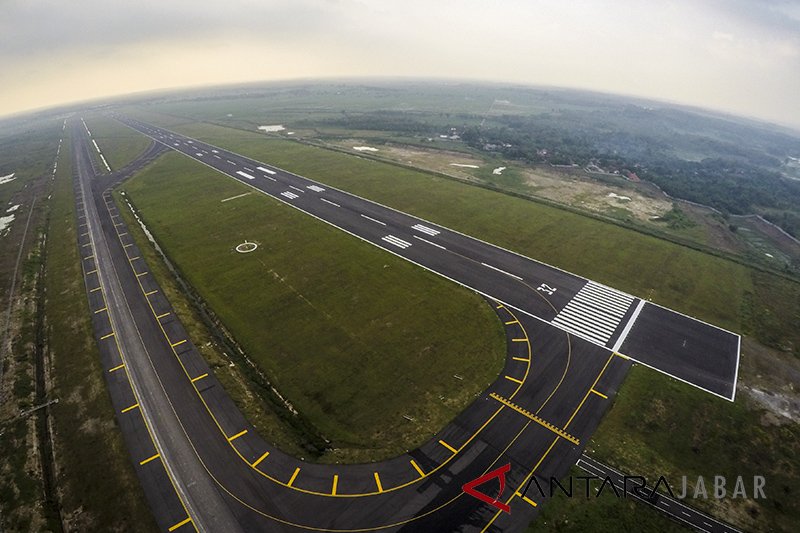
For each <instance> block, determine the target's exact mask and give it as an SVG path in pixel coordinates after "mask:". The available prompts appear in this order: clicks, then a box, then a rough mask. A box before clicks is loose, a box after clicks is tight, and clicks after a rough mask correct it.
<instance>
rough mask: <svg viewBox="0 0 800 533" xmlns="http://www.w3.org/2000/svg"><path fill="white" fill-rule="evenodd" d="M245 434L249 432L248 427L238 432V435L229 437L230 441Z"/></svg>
mask: <svg viewBox="0 0 800 533" xmlns="http://www.w3.org/2000/svg"><path fill="white" fill-rule="evenodd" d="M245 434H247V430H246V429H244V430H242V431H240V432H239V433H237V434H236V435H234V436H232V437H228V442H233V441H235V440H236V439H238V438H239V437H241V436H242V435H245Z"/></svg>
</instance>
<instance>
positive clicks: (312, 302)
mask: <svg viewBox="0 0 800 533" xmlns="http://www.w3.org/2000/svg"><path fill="white" fill-rule="evenodd" d="M124 190H125V192H126V194H127V196H128V197H129V198H130V199H131V200H132V202H133V204H134V206H135V207H136V208H137V210H139V212H140V214H141V215H142V216H143V219H144V220H145V222H146V224H147V225H148V228H149V229H150V230H151V231H153V233H154V234H155V235H156V238H157V239H158V241H159V244H160V245H161V246H162V248H163V249H164V251H165V253H166V254H167V256H168V258H169V259H170V260H171V261H172V262H173V263H174V264H175V265H176V266H177V268H178V269H179V270H180V273H181V275H182V276H183V277H184V278H185V279H186V280H187V281H188V282H189V284H190V285H191V286H192V287H194V288H195V289H196V290H197V292H198V293H199V294H200V295H201V296H202V298H203V299H204V300H205V302H207V303H208V305H209V306H210V308H211V309H213V310H214V312H215V313H216V314H217V316H218V317H220V319H221V320H222V322H223V323H224V325H225V327H226V328H227V329H229V330H230V331H231V332H232V334H233V336H234V338H235V339H236V341H237V342H239V343H240V344H241V346H242V347H243V348H244V350H245V351H246V353H247V354H248V356H249V357H250V358H252V359H254V360H255V361H256V362H257V363H258V365H259V367H260V368H262V369H263V370H264V371H265V372H266V373H267V375H268V376H269V378H270V380H271V381H272V383H273V384H274V385H275V387H276V388H277V389H278V390H279V391H280V392H281V394H283V395H284V396H285V397H286V398H288V400H289V401H290V402H291V403H292V404H293V405H294V406H295V407H296V408H297V410H298V411H299V412H300V413H301V414H302V416H303V417H305V418H306V419H307V421H309V423H310V424H311V425H312V426H313V428H315V430H316V431H317V432H318V436H320V437H324V438H326V439H328V440H330V441H331V444H330V446H331V447H332V448H333V449H332V450H330V451H325V455H324V456H323V457H320V460H346V461H364V460H375V459H377V458H382V457H391V456H394V455H396V454H398V453H400V452H402V451H404V450H406V449H409V448H411V447H413V446H416V445H418V444H420V443H421V442H423V441H424V440H425V439H427V438H429V437H430V435H431V434H432V433H433V432H435V431H438V430H439V429H440V428H441V427H443V426H444V425H445V424H446V423H447V422H448V421H449V420H451V419H452V418H453V417H454V416H455V415H456V414H458V413H459V412H460V411H461V410H462V409H463V408H464V407H465V406H466V405H467V403H468V402H470V401H471V400H472V399H473V398H474V397H475V395H476V394H477V393H478V392H480V391H481V390H483V389H484V388H485V387H486V386H487V385H488V384H489V383H490V382H491V381H492V380H493V379H494V378H495V377H496V375H497V374H498V372H499V371H500V368H501V366H502V362H503V360H504V358H505V342H504V334H503V330H502V328H501V326H500V323H499V321H498V320H497V317H496V316H495V315H494V313H493V311H492V309H491V308H490V306H489V305H487V304H486V303H485V302H484V300H483V299H481V298H479V297H478V296H476V295H474V294H473V293H471V292H469V291H467V290H465V289H462V288H460V287H456V286H454V285H452V284H451V283H449V282H447V281H445V280H443V279H442V278H440V277H438V276H436V275H434V274H431V273H428V272H426V271H423V270H421V269H419V267H416V266H414V265H411V264H410V263H407V262H406V261H403V260H401V259H398V258H396V257H393V256H391V255H389V254H386V253H385V252H383V251H381V250H378V249H376V248H374V247H372V246H370V245H368V244H365V243H363V242H360V241H358V240H356V239H353V238H352V237H350V236H348V235H346V234H344V233H342V232H341V231H339V230H337V229H335V228H332V227H330V226H328V225H325V224H323V223H321V222H319V221H316V220H314V219H312V218H310V217H308V216H306V215H304V214H302V213H299V212H297V211H295V210H293V209H291V208H289V207H287V206H285V205H283V204H281V203H279V202H277V201H275V200H272V199H269V198H267V197H264V196H263V195H260V194H251V195H247V196H244V197H241V198H237V199H235V200H231V201H228V202H224V203H223V202H221V200H223V199H225V198H230V197H233V196H236V195H239V194H243V193H246V192H250V191H251V189H249V188H247V187H245V186H243V185H241V184H239V183H236V182H234V181H233V180H230V179H227V178H223V177H221V176H220V175H219V174H218V173H216V172H214V171H212V170H210V169H208V168H206V167H204V166H202V165H199V164H198V163H194V162H191V161H189V160H187V159H186V158H184V157H183V156H180V155H177V154H170V155H167V156H165V157H164V158H163V159H162V160H160V161H159V162H157V163H156V164H154V165H153V166H151V167H149V168H148V169H147V170H146V171H145V172H143V173H142V174H141V175H139V176H138V177H136V178H135V179H134V180H132V181H131V182H130V183H128V184H126V185H125V186H124ZM175 198H180V199H181V201H180V202H175V200H174V199H175ZM245 239H246V240H249V241H251V242H253V241H255V242H257V243H259V248H258V250H257V251H256V252H253V253H250V254H238V253H236V252H235V251H234V247H235V246H236V245H237V244H239V243H241V242H243V241H244V240H245ZM454 374H458V375H460V376H461V377H463V380H458V379H455V378H454V377H453V375H454ZM406 415H407V416H409V417H411V418H412V419H413V420H407V419H406V418H404V416H406ZM309 453H316V454H322V453H323V450H321V449H319V447H318V448H317V449H316V450H309Z"/></svg>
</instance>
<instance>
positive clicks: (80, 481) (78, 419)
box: [46, 143, 156, 532]
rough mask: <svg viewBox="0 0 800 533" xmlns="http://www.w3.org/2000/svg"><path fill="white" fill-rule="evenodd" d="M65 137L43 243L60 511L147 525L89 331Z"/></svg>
mask: <svg viewBox="0 0 800 533" xmlns="http://www.w3.org/2000/svg"><path fill="white" fill-rule="evenodd" d="M75 224H76V222H75V199H74V197H73V194H72V166H71V158H70V147H69V144H67V143H65V145H64V147H63V148H62V157H61V161H60V163H59V169H58V174H57V177H56V180H55V183H54V189H53V197H52V211H51V219H50V228H49V232H48V247H47V274H46V283H47V303H46V312H47V320H48V328H47V336H48V346H49V350H50V357H51V361H52V368H51V375H52V379H53V389H52V393H51V394H52V395H53V396H54V397H58V398H59V399H60V400H61V401H60V402H59V403H58V405H55V406H53V408H52V413H53V431H54V433H55V456H56V463H57V476H58V487H59V493H60V497H61V505H62V514H63V517H64V520H65V523H66V524H67V525H68V528H69V529H70V530H73V531H141V532H144V531H155V530H156V525H155V522H154V521H153V518H152V515H151V513H150V510H149V508H148V506H147V503H146V501H145V498H144V493H143V492H142V489H141V486H140V484H139V480H138V479H137V477H136V474H135V473H134V470H133V467H132V464H131V459H130V456H129V455H128V450H127V449H126V448H125V445H124V442H123V440H122V435H121V434H120V432H119V431H118V430H117V427H116V420H115V417H114V410H113V407H112V405H111V400H110V398H109V396H108V391H107V388H106V383H105V381H104V378H103V369H102V367H101V365H100V356H99V353H98V352H97V345H96V344H95V341H94V337H93V336H92V329H91V323H90V319H89V310H88V302H87V300H86V295H85V292H84V286H83V275H82V272H81V261H80V258H79V256H78V248H77V244H76V242H77V235H76V229H75Z"/></svg>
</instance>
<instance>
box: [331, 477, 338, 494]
mask: <svg viewBox="0 0 800 533" xmlns="http://www.w3.org/2000/svg"><path fill="white" fill-rule="evenodd" d="M338 485H339V474H334V475H333V485H332V486H331V496H336V487H337V486H338Z"/></svg>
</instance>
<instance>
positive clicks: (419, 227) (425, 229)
mask: <svg viewBox="0 0 800 533" xmlns="http://www.w3.org/2000/svg"><path fill="white" fill-rule="evenodd" d="M411 227H412V228H413V229H415V230H417V231H421V232H422V233H427V234H428V235H430V236H432V237H434V236H436V235H439V233H441V232H440V231H437V230H435V229H433V228H429V227H428V226H423V225H422V224H414V225H413V226H411Z"/></svg>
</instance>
